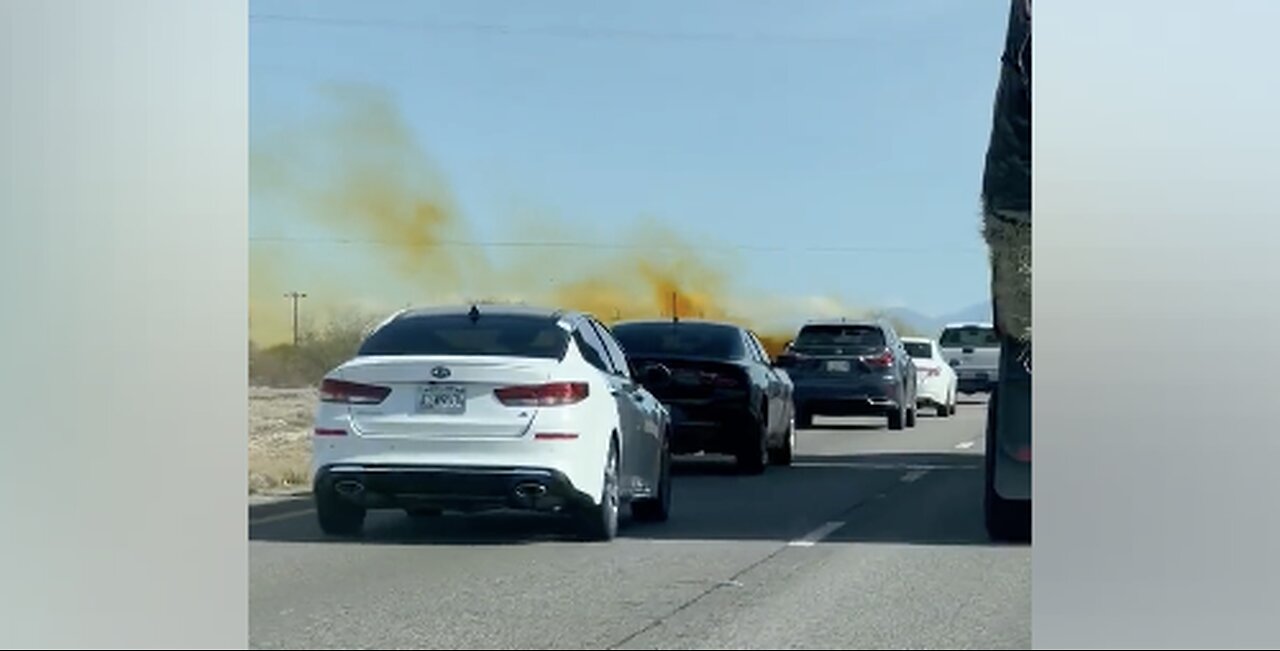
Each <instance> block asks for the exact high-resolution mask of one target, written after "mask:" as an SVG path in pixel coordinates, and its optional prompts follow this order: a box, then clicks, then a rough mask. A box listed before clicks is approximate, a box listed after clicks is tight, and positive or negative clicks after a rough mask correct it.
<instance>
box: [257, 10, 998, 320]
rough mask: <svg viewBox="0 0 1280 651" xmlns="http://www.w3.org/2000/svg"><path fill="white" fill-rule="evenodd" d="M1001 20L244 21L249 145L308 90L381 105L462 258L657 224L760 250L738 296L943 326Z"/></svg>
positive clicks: (309, 15) (975, 235)
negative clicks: (837, 304) (516, 228)
mask: <svg viewBox="0 0 1280 651" xmlns="http://www.w3.org/2000/svg"><path fill="white" fill-rule="evenodd" d="M1007 8H1008V5H1007V2H1003V1H995V0H910V1H903V0H877V1H871V0H844V1H840V2H836V1H821V2H819V1H815V0H810V1H794V0H793V1H790V2H762V1H757V0H750V1H748V0H733V1H729V0H715V1H712V0H702V1H699V2H688V1H685V2H673V1H651V2H643V3H640V2H631V3H587V2H567V1H565V2H549V1H548V2H528V1H517V0H485V1H463V0H456V1H453V2H442V1H415V2H361V3H352V2H332V1H316V2H285V1H280V0H274V1H267V0H255V1H254V2H252V3H251V6H250V11H251V16H252V17H251V18H250V21H251V22H250V30H251V32H250V38H251V42H250V47H251V52H250V61H251V64H250V65H251V67H250V85H251V87H250V101H251V115H250V122H251V146H252V143H253V142H254V141H256V140H257V139H258V138H259V137H260V135H261V134H263V133H267V132H270V131H272V130H273V129H276V128H279V127H286V126H288V125H290V124H291V123H293V122H294V121H296V120H297V119H298V116H299V115H303V114H307V113H311V112H314V111H315V110H316V105H317V102H318V101H319V99H318V98H319V96H318V95H317V94H316V92H315V91H316V88H317V86H318V85H320V84H324V83H330V82H342V83H346V82H353V83H359V84H363V85H368V86H373V87H376V88H379V89H382V90H383V91H385V92H386V93H388V94H389V96H390V97H391V98H393V100H394V102H395V103H396V105H397V106H398V107H399V109H400V111H401V113H402V114H403V116H404V117H405V119H406V120H407V122H408V123H409V125H410V127H411V128H412V130H413V133H414V134H415V136H416V137H417V138H418V139H419V141H420V143H421V144H422V146H423V147H424V148H425V150H426V151H427V152H428V154H429V156H430V158H431V160H432V161H433V163H434V164H435V165H436V166H437V167H438V168H439V169H440V171H441V172H442V173H443V175H444V176H445V177H446V178H447V180H448V185H449V190H450V192H451V193H452V196H453V198H454V200H455V202H456V204H457V206H458V209H459V212H460V213H462V214H463V215H465V219H466V222H467V226H468V229H469V231H470V233H471V235H472V236H473V237H475V238H476V239H480V240H504V239H507V240H509V239H511V236H510V234H509V233H505V232H504V231H505V230H506V229H507V226H506V225H507V224H508V223H509V221H510V217H511V216H512V213H513V212H523V213H525V214H530V213H535V214H536V213H543V214H551V215H554V216H555V217H556V219H557V220H561V221H563V222H568V223H570V224H575V223H576V224H583V225H587V226H589V228H590V232H591V236H590V237H591V238H594V239H597V240H598V239H600V236H601V234H602V233H603V234H607V233H608V232H609V229H610V228H611V227H612V226H615V225H617V226H620V227H621V226H622V225H623V224H626V223H629V222H630V221H632V220H634V219H636V218H640V217H653V218H656V219H659V220H661V221H663V222H664V223H666V224H668V225H671V226H673V227H674V228H676V229H677V230H679V231H680V232H681V233H682V234H684V235H685V236H686V237H687V238H689V239H690V240H693V241H697V242H704V243H710V244H711V245H712V248H713V249H717V250H720V249H726V248H727V249H733V248H734V247H740V246H745V247H772V249H770V250H763V251H754V250H740V251H739V252H738V255H737V256H736V258H735V259H736V260H737V261H738V263H737V264H736V265H735V266H734V267H732V273H733V275H734V277H735V281H736V282H737V283H738V284H739V285H741V286H744V287H747V288H750V290H751V291H754V292H761V293H763V294H770V295H825V296H832V297H836V298H838V299H839V300H842V301H846V302H848V303H850V304H856V305H879V306H887V305H907V306H910V307H911V308H913V309H916V310H919V311H922V312H925V313H940V312H946V311H950V310H954V309H957V308H960V307H964V306H966V305H969V304H972V303H975V302H979V301H982V300H985V299H986V288H987V277H988V276H987V266H986V257H985V250H984V248H983V244H982V241H981V238H980V236H979V231H978V225H979V219H978V191H979V187H980V183H979V181H980V177H981V171H982V156H983V153H984V150H985V144H986V137H987V135H988V129H989V124H990V112H991V101H992V96H993V92H994V86H995V80H996V75H997V72H998V65H999V55H1000V49H1001V45H1002V39H1003V34H1004V32H1003V28H1004V21H1005V17H1006V12H1007ZM291 229H296V232H298V233H306V234H307V235H309V236H314V235H316V233H315V232H314V228H313V227H312V226H307V225H303V224H301V223H299V222H297V221H290V219H289V216H288V215H287V214H285V213H284V212H283V211H280V212H273V210H272V209H271V208H269V207H263V206H261V205H258V204H255V205H254V206H251V225H250V230H251V232H252V233H256V234H258V235H262V234H268V233H269V234H272V235H279V234H281V233H293V232H295V231H294V230H291ZM308 229H311V230H308ZM584 232H586V231H585V229H584ZM297 246H300V247H302V246H307V245H305V244H298V245H297ZM497 255H500V253H498V254H497Z"/></svg>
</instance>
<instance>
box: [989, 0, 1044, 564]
mask: <svg viewBox="0 0 1280 651" xmlns="http://www.w3.org/2000/svg"><path fill="white" fill-rule="evenodd" d="M1001 61H1002V62H1003V63H1004V65H1003V66H1002V67H1001V68H1000V76H999V82H998V85H997V87H996V98H995V108H994V111H993V114H992V121H991V131H990V139H989V141H988V145H987V157H986V165H985V167H984V170H983V174H982V177H983V178H982V204H983V208H984V210H983V232H984V234H985V238H986V240H987V245H988V249H989V251H990V264H991V267H990V268H991V298H992V304H993V305H992V307H993V310H992V312H993V314H992V316H994V317H995V319H994V321H995V323H994V326H995V334H996V336H997V338H998V340H999V351H1000V360H999V366H998V374H997V377H996V383H995V387H994V389H993V391H992V393H991V399H990V400H989V401H988V403H987V435H986V452H987V458H986V461H987V463H986V490H985V500H984V504H985V511H986V525H987V531H988V532H989V533H990V534H991V537H992V538H995V539H998V540H1030V539H1031V483H1032V482H1031V248H1032V247H1031V1H1030V0H1012V2H1011V3H1010V7H1009V19H1008V26H1007V27H1006V30H1005V42H1004V48H1003V53H1002V56H1001Z"/></svg>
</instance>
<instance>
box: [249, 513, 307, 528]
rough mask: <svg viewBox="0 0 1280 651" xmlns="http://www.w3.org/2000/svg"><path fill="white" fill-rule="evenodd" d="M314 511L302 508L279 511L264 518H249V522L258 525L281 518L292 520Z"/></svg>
mask: <svg viewBox="0 0 1280 651" xmlns="http://www.w3.org/2000/svg"><path fill="white" fill-rule="evenodd" d="M315 512H316V510H315V509H303V510H301V511H290V512H288V513H281V514H279V515H269V516H267V517H265V518H253V519H251V520H249V524H250V525H259V524H267V523H268V522H279V521H281V520H292V519H294V518H300V517H302V516H304V515H311V514H312V513H315Z"/></svg>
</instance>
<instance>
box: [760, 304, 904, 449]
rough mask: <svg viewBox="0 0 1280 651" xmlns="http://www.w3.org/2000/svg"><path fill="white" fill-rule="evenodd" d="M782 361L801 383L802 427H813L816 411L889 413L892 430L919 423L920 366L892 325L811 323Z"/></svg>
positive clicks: (798, 392) (797, 400) (825, 413)
mask: <svg viewBox="0 0 1280 651" xmlns="http://www.w3.org/2000/svg"><path fill="white" fill-rule="evenodd" d="M778 365H779V366H781V367H782V368H785V369H786V370H787V374H788V375H790V376H791V381H792V382H793V383H794V384H795V405H796V420H797V422H798V424H799V426H800V427H811V426H812V425H813V417H814V416H815V415H823V416H884V417H885V418H887V419H888V421H889V429H893V430H900V429H903V428H904V427H915V424H916V399H917V395H916V394H917V390H916V369H915V365H914V364H913V363H912V361H911V356H910V355H908V354H907V350H906V348H905V347H904V346H903V344H902V340H901V339H899V337H898V333H897V332H896V331H895V330H894V329H893V326H891V325H889V324H887V323H881V322H879V321H821V322H812V323H809V324H807V325H805V326H803V327H802V328H800V332H799V334H797V335H796V338H795V340H794V341H793V342H791V347H790V349H789V350H788V351H787V352H786V353H784V354H782V355H779V356H778Z"/></svg>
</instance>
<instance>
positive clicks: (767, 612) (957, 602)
mask: <svg viewBox="0 0 1280 651" xmlns="http://www.w3.org/2000/svg"><path fill="white" fill-rule="evenodd" d="M983 412H984V409H983V407H982V406H979V405H963V406H962V407H961V409H960V413H959V414H957V416H955V417H953V418H950V419H937V418H932V417H927V416H926V417H922V418H921V419H920V421H919V426H918V427H917V428H915V429H912V430H906V431H901V432H890V431H888V430H885V429H884V428H883V426H882V421H876V420H863V419H850V420H847V421H844V420H842V421H837V423H836V424H832V423H831V422H827V421H821V420H820V421H819V422H818V423H817V429H813V430H806V431H802V432H801V433H800V435H799V456H798V457H797V463H796V465H795V466H794V467H792V468H770V469H769V470H768V472H766V473H765V474H764V475H762V476H757V477H746V476H738V475H735V474H734V473H733V472H732V470H731V467H730V466H729V465H727V463H726V462H723V461H719V460H699V459H694V460H682V462H681V463H680V464H679V466H678V475H677V478H676V480H675V484H674V485H675V490H676V492H675V494H674V497H675V504H674V510H673V514H672V518H671V520H670V521H669V522H667V523H664V524H639V523H627V524H625V525H624V527H623V529H622V532H621V534H620V537H619V539H618V540H616V541H614V542H612V543H604V544H583V543H579V542H576V541H571V540H566V539H564V537H563V531H562V530H561V529H560V528H559V527H557V526H556V525H555V523H554V522H551V521H548V520H547V519H545V518H537V517H510V516H504V517H489V516H483V517H471V518H463V517H443V518H430V519H425V520H421V521H415V520H412V519H410V518H408V517H406V516H404V515H402V514H399V513H394V512H388V513H385V514H384V513H375V514H372V515H371V516H370V520H369V526H368V529H367V533H366V535H365V537H364V539H362V540H360V541H339V542H335V541H330V540H326V539H325V538H323V537H322V536H321V535H320V534H319V532H318V530H317V528H316V526H315V524H314V521H313V516H312V515H310V514H307V513H302V514H299V515H296V516H289V515H285V516H279V515H277V516H273V517H272V518H271V519H269V521H267V522H264V523H262V524H252V522H251V527H250V538H251V541H250V643H251V646H252V647H253V648H262V649H274V648H290V649H300V648H316V647H319V648H337V647H343V648H375V647H377V648H504V649H515V648H525V647H531V648H636V649H640V648H765V647H767V646H771V645H773V646H777V647H780V648H823V647H825V648H979V647H991V648H997V649H1017V648H1030V600H1031V594H1030V592H1031V590H1030V549H1029V547H1027V546H1005V545H996V544H992V543H989V542H988V541H987V539H986V536H985V533H984V532H983V530H982V522H981V487H982V484H981V481H982V470H981V468H982V457H981V454H982V445H981V433H982V425H983V417H984V413H983Z"/></svg>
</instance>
